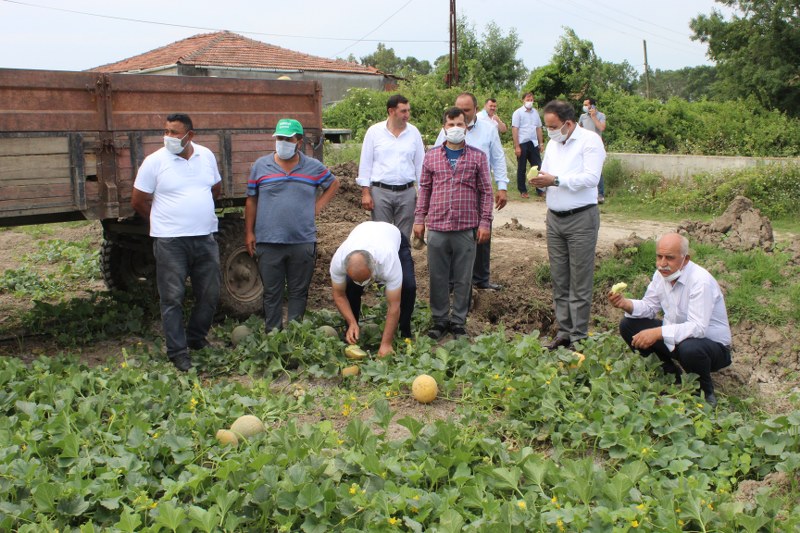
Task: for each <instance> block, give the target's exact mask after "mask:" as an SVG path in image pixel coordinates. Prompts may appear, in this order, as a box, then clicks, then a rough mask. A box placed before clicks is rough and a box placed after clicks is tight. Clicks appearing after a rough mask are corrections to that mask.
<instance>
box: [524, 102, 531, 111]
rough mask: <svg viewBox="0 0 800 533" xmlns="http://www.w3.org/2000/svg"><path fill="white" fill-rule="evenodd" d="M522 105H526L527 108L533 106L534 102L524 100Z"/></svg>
mask: <svg viewBox="0 0 800 533" xmlns="http://www.w3.org/2000/svg"><path fill="white" fill-rule="evenodd" d="M522 105H524V106H525V109H530V108H532V107H533V102H524V103H523V104H522Z"/></svg>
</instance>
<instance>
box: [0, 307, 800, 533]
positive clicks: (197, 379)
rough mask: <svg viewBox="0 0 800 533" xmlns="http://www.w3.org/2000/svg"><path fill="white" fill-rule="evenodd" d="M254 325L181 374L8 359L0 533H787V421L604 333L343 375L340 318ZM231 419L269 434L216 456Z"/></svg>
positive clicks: (404, 360) (484, 342)
mask: <svg viewBox="0 0 800 533" xmlns="http://www.w3.org/2000/svg"><path fill="white" fill-rule="evenodd" d="M418 314H422V315H424V314H425V312H424V310H421V311H420V312H419V313H418ZM376 316H377V315H376ZM248 324H249V326H250V327H251V328H252V330H253V333H252V334H251V335H249V336H247V337H245V338H244V339H242V340H241V341H240V342H239V344H238V345H237V346H236V347H235V348H233V347H232V346H231V345H230V344H228V342H227V336H228V334H229V333H230V331H231V330H232V329H233V326H234V324H233V323H226V324H222V325H220V326H218V327H216V328H215V330H214V339H213V341H214V345H215V347H213V348H207V349H205V350H203V351H201V352H197V353H196V355H195V365H196V367H197V368H199V369H201V370H200V372H197V371H195V370H192V371H191V372H189V373H187V374H181V373H178V372H177V371H176V370H174V369H173V367H172V366H171V365H170V364H169V363H168V362H166V361H165V358H164V357H163V355H161V353H160V350H158V349H153V346H152V345H150V344H147V343H141V344H134V345H132V346H130V347H129V348H126V349H124V350H123V358H122V359H121V361H119V362H115V363H113V364H111V363H110V362H109V364H108V366H103V365H93V366H90V365H87V364H85V363H83V362H81V361H80V360H79V359H78V358H77V357H75V356H70V355H68V354H66V353H64V354H58V355H57V356H54V357H40V358H37V359H35V360H33V361H31V362H30V363H25V362H23V361H21V360H19V359H17V358H13V357H2V358H0V385H1V387H0V409H2V411H3V414H4V416H3V418H2V419H0V442H2V448H1V449H0V529H2V530H4V531H11V530H16V531H36V532H40V531H154V532H155V531H318V532H323V531H354V532H355V531H442V532H457V531H631V530H637V531H675V532H679V531H753V532H755V531H795V530H796V529H797V528H798V527H800V509H799V508H798V507H797V505H796V503H797V500H796V498H797V495H798V488H797V471H798V468H799V467H800V412H797V411H794V412H791V413H789V414H781V415H773V416H768V415H766V414H764V413H763V412H762V411H760V410H759V409H757V408H755V406H754V405H753V404H752V402H751V401H749V400H746V399H736V398H734V397H723V398H722V399H721V401H720V404H719V406H718V407H717V408H716V409H714V408H711V407H710V406H708V405H707V404H705V403H704V402H703V401H702V399H701V398H700V397H698V396H696V395H695V394H693V392H694V390H695V388H696V383H695V381H694V380H693V379H686V380H684V384H683V385H681V386H676V385H675V384H673V383H671V382H670V381H671V380H667V379H665V378H664V377H662V375H661V371H660V368H659V367H658V365H657V364H656V363H655V362H654V361H652V360H649V359H644V358H641V357H637V356H631V355H630V354H629V353H627V351H626V349H625V347H624V346H623V345H622V343H621V341H620V340H619V339H618V337H616V336H615V335H612V334H608V333H599V334H596V335H593V336H592V337H591V338H590V339H589V341H588V342H587V343H586V344H585V346H584V347H583V354H584V355H585V357H580V355H579V354H576V353H574V352H571V351H567V350H565V349H563V348H562V349H559V350H558V351H555V352H548V351H547V350H544V349H543V348H542V344H543V343H542V341H541V339H540V338H539V336H538V333H537V332H535V331H534V332H532V333H530V334H527V335H519V334H515V335H511V336H509V335H508V334H507V333H506V332H504V331H502V330H499V331H496V332H493V333H491V334H486V335H480V336H478V337H475V338H473V339H472V340H471V341H468V340H466V339H462V340H458V341H449V342H446V343H444V344H441V345H438V344H435V343H433V342H432V341H430V340H429V339H427V338H426V337H424V336H422V337H419V338H417V339H416V340H413V341H409V342H405V343H401V344H399V346H398V351H397V353H396V354H395V355H394V356H393V357H391V358H386V359H377V358H374V357H369V358H367V359H365V360H363V361H360V362H359V368H360V374H359V375H358V376H355V377H349V378H342V377H341V376H340V369H341V368H342V367H344V366H347V365H350V364H351V361H348V360H347V359H346V358H345V357H344V348H345V344H344V343H343V342H342V341H340V340H339V339H336V338H333V337H330V336H327V335H326V334H325V333H324V332H322V331H319V330H318V327H319V326H321V325H331V324H333V325H336V326H338V325H341V324H338V323H337V322H336V316H335V315H333V313H329V312H321V313H315V314H313V315H312V316H310V317H309V319H308V320H306V321H305V322H303V323H302V324H293V325H291V326H290V327H289V328H288V329H287V330H286V331H284V332H280V333H273V334H271V335H266V334H264V333H263V328H260V327H259V326H260V319H258V318H257V317H253V318H252V319H251V320H250V321H249V322H248ZM375 340H377V339H375ZM365 341H368V339H365ZM368 342H369V341H368ZM365 347H367V348H368V351H369V349H374V348H375V347H376V345H375V344H372V343H370V344H368V345H366V346H365ZM422 373H427V374H430V375H431V376H432V377H433V378H434V379H435V380H436V382H437V384H438V389H439V390H438V396H437V398H436V399H435V400H434V401H433V402H432V403H430V404H426V405H423V404H419V403H417V402H416V401H414V400H413V399H412V398H411V395H410V389H411V383H412V381H413V380H414V379H415V378H416V377H417V376H418V375H419V374H422ZM241 415H254V416H256V417H258V418H259V419H260V420H261V421H263V423H264V424H265V426H266V431H265V432H262V433H256V434H255V435H253V436H250V437H247V438H244V437H243V438H241V439H240V441H239V443H238V445H229V444H222V443H220V442H218V441H217V439H216V438H215V435H216V433H217V431H218V430H220V429H226V428H228V427H230V426H231V424H232V423H233V422H234V421H235V420H236V419H237V418H238V417H240V416H241Z"/></svg>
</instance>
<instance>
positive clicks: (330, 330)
mask: <svg viewBox="0 0 800 533" xmlns="http://www.w3.org/2000/svg"><path fill="white" fill-rule="evenodd" d="M317 331H318V332H319V333H322V334H323V335H325V336H326V337H333V338H334V339H338V338H339V333H338V332H337V331H336V328H334V327H333V326H328V325H327V324H326V325H324V326H320V327H318V328H317Z"/></svg>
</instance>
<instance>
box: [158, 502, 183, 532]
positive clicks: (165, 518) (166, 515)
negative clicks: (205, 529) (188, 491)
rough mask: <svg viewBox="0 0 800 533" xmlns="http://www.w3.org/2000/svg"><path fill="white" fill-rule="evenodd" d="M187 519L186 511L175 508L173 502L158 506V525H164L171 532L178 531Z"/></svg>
mask: <svg viewBox="0 0 800 533" xmlns="http://www.w3.org/2000/svg"><path fill="white" fill-rule="evenodd" d="M185 517H186V511H184V510H183V509H180V508H178V507H175V504H173V503H172V502H162V503H159V504H158V516H157V517H156V524H159V525H162V526H164V527H166V528H168V529H170V530H171V531H175V530H177V529H178V528H179V527H180V525H181V524H182V523H183V519H184V518H185Z"/></svg>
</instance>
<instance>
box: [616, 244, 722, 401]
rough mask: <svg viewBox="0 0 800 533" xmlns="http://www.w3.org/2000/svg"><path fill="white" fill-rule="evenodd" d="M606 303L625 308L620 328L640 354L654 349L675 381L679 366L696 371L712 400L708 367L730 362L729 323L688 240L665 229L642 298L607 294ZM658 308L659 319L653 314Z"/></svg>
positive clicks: (719, 297)
mask: <svg viewBox="0 0 800 533" xmlns="http://www.w3.org/2000/svg"><path fill="white" fill-rule="evenodd" d="M608 300H609V302H611V305H613V306H614V307H617V308H619V309H622V310H624V311H625V317H624V318H623V319H622V322H620V325H619V331H620V334H621V335H622V338H623V339H625V342H627V343H628V346H630V347H631V348H632V349H634V350H638V351H639V353H640V354H641V355H643V356H647V355H650V354H655V355H656V356H657V357H658V358H659V359H660V360H661V366H662V368H663V369H664V372H666V373H670V374H674V375H675V378H676V381H677V382H680V375H681V369H680V368H679V367H678V366H677V365H675V363H674V361H673V359H677V360H678V362H679V363H680V365H681V367H683V369H684V370H686V371H687V372H691V373H693V374H697V375H698V376H699V378H700V389H701V390H702V391H703V393H704V394H705V397H706V401H707V402H708V403H709V404H710V405H712V406H714V405H716V404H717V398H716V396H715V395H714V384H713V382H712V381H711V372H716V371H717V370H719V369H721V368H725V367H726V366H728V365H730V364H731V348H730V347H731V328H730V325H729V324H728V312H727V310H726V309H725V298H724V297H723V295H722V290H721V289H720V287H719V284H718V283H717V280H715V279H714V277H713V276H712V275H711V274H710V273H709V272H708V271H707V270H706V269H704V268H702V267H701V266H699V265H697V264H696V263H693V262H692V261H690V260H689V241H688V240H687V239H686V237H684V236H683V235H679V234H677V233H668V234H666V235H663V236H662V237H661V238H660V239H658V241H657V242H656V272H655V273H654V274H653V279H652V281H651V282H650V285H648V286H647V291H646V292H645V294H644V298H642V299H641V300H630V299H628V298H625V296H624V295H623V294H621V293H616V294H611V293H610V294H609V295H608ZM659 313H663V316H664V319H663V320H659V319H657V318H656V316H657V315H658V314H659Z"/></svg>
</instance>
